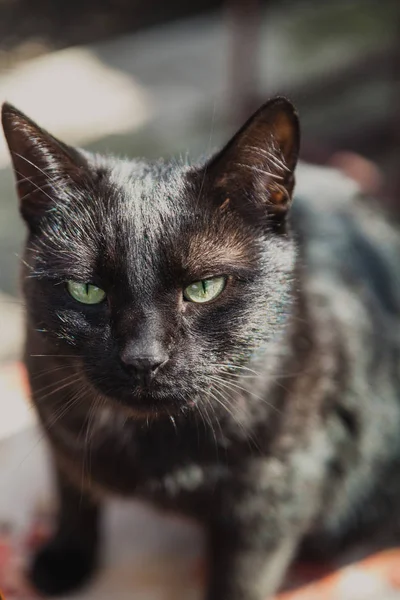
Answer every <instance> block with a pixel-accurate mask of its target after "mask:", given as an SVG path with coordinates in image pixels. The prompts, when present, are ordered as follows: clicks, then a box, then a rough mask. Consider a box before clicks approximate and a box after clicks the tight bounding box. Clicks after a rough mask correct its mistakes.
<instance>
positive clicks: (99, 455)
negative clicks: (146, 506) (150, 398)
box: [50, 414, 233, 512]
mask: <svg viewBox="0 0 400 600" xmlns="http://www.w3.org/2000/svg"><path fill="white" fill-rule="evenodd" d="M80 427H84V425H81V426H80V425H79V424H78V423H71V422H65V423H59V425H58V427H57V431H55V430H54V431H53V434H54V437H53V440H52V441H53V444H54V446H55V448H56V450H57V454H58V456H59V459H60V462H61V465H62V467H63V468H64V470H65V469H66V470H68V472H69V473H70V474H71V475H72V477H73V478H74V479H75V480H79V481H80V482H82V480H85V481H87V482H88V485H89V486H90V487H92V489H94V490H95V489H98V490H99V491H101V492H102V493H104V492H105V493H107V492H111V493H116V494H118V495H121V494H122V495H127V496H131V495H136V496H137V495H139V496H141V497H144V498H146V499H150V500H152V501H155V502H158V503H161V504H163V505H164V506H168V505H169V504H171V506H175V508H176V507H177V504H178V505H179V504H182V509H184V508H185V507H184V505H185V504H186V503H188V504H190V505H192V501H191V500H190V499H191V498H192V497H193V496H194V495H196V496H197V497H198V498H199V499H200V498H201V497H202V498H203V500H204V499H205V498H206V497H207V496H209V495H210V492H211V493H213V491H214V489H215V488H216V487H218V486H220V485H221V483H222V482H223V481H224V480H229V479H230V478H231V477H232V470H233V469H232V466H231V465H230V461H229V457H228V454H227V453H226V451H224V450H226V449H223V448H222V446H218V440H214V439H213V440H212V443H209V441H208V440H205V439H202V440H199V443H197V441H196V440H193V431H192V428H191V427H190V426H189V427H187V428H183V429H182V430H180V431H179V432H178V433H177V432H175V430H172V431H171V428H170V427H168V426H166V427H163V426H159V427H153V428H146V427H144V426H141V425H138V424H137V423H129V422H126V420H125V419H119V418H118V416H116V415H114V414H113V415H111V414H109V415H108V419H107V418H106V415H100V416H99V418H98V419H97V420H94V421H93V422H92V423H91V424H90V427H88V428H87V430H86V435H80V436H78V435H77V431H78V429H80ZM50 435H51V433H50ZM195 512H196V511H195Z"/></svg>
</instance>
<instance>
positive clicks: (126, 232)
mask: <svg viewBox="0 0 400 600" xmlns="http://www.w3.org/2000/svg"><path fill="white" fill-rule="evenodd" d="M191 173H192V170H191V167H190V166H188V165H183V164H177V163H176V162H164V161H159V162H157V163H146V162H134V163H125V162H122V161H121V162H118V163H116V164H114V165H113V166H112V168H111V169H110V170H109V172H108V174H107V184H106V186H105V188H104V189H103V192H102V193H103V194H105V198H104V200H105V202H106V205H107V214H106V215H105V222H104V223H103V225H104V227H103V231H104V234H105V239H104V242H105V244H106V245H107V246H112V247H113V249H114V250H113V252H108V254H109V255H110V256H111V255H112V254H114V255H116V254H118V257H119V259H120V258H121V256H122V255H123V256H125V259H126V261H127V262H130V263H131V264H133V263H134V262H135V261H143V258H144V257H143V255H144V254H145V255H146V260H147V264H150V263H155V262H158V263H159V264H163V266H165V264H164V263H165V262H169V263H174V262H175V264H178V263H179V264H181V265H183V267H184V268H187V269H188V270H192V271H195V270H199V271H201V270H202V269H207V267H208V266H211V265H213V264H216V265H218V264H223V263H224V261H230V262H235V261H239V262H240V261H245V260H247V258H248V254H249V242H250V238H251V235H250V232H249V231H248V228H246V227H245V226H244V224H243V223H242V221H241V219H240V218H239V216H238V215H237V214H233V213H230V212H229V211H227V210H226V208H227V205H226V203H225V205H224V206H223V207H217V206H214V205H213V204H212V202H210V201H209V199H208V198H204V196H203V195H202V190H201V182H200V188H199V186H197V187H196V186H195V185H193V179H192V178H191V177H190V174H191ZM252 241H254V240H252ZM116 247H117V248H118V250H117V249H116ZM108 249H109V248H108ZM120 262H121V261H120Z"/></svg>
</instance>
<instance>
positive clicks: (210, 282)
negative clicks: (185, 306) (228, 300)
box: [183, 277, 226, 304]
mask: <svg viewBox="0 0 400 600" xmlns="http://www.w3.org/2000/svg"><path fill="white" fill-rule="evenodd" d="M225 284H226V277H214V278H213V279H202V280H201V281H195V282H194V283H191V284H190V285H188V286H187V288H185V289H184V290H183V297H184V298H185V300H189V302H197V303H198V304H199V303H200V304H201V303H204V302H210V301H211V300H214V299H215V298H217V296H219V295H220V293H221V292H222V291H223V289H224V287H225Z"/></svg>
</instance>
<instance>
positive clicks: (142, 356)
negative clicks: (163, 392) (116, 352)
mask: <svg viewBox="0 0 400 600" xmlns="http://www.w3.org/2000/svg"><path fill="white" fill-rule="evenodd" d="M146 350H147V352H143V348H140V347H137V346H134V347H132V346H130V345H128V346H127V347H126V348H124V349H123V350H122V352H121V354H120V357H121V361H122V363H123V365H124V367H125V369H128V370H129V371H134V372H136V373H137V375H138V376H139V377H144V378H151V377H153V376H154V375H155V374H156V373H157V371H158V369H159V368H160V367H161V365H163V364H164V363H165V362H167V360H168V354H167V353H166V352H165V351H164V350H163V348H162V347H161V346H159V345H154V347H153V348H151V349H150V348H147V349H146Z"/></svg>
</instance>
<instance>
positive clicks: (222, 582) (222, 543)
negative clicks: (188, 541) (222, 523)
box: [206, 530, 299, 600]
mask: <svg viewBox="0 0 400 600" xmlns="http://www.w3.org/2000/svg"><path fill="white" fill-rule="evenodd" d="M211 538H212V542H211V547H210V553H209V561H210V564H209V572H210V575H209V582H208V589H207V593H206V600H268V599H269V598H271V597H272V596H273V594H274V593H275V592H276V591H277V589H278V588H279V586H280V584H281V583H282V581H283V579H284V575H285V573H286V571H287V569H288V567H289V565H290V562H291V560H292V557H293V555H294V554H295V552H296V549H297V546H298V542H299V539H298V537H297V536H295V535H294V536H293V537H287V538H283V539H280V540H274V541H273V542H271V543H270V544H266V545H265V546H260V544H259V543H258V542H255V543H254V546H253V547H252V546H251V544H250V545H249V544H248V543H242V542H241V541H240V539H233V538H232V536H231V535H230V534H227V532H222V531H218V530H216V531H214V532H213V534H212V536H211Z"/></svg>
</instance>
